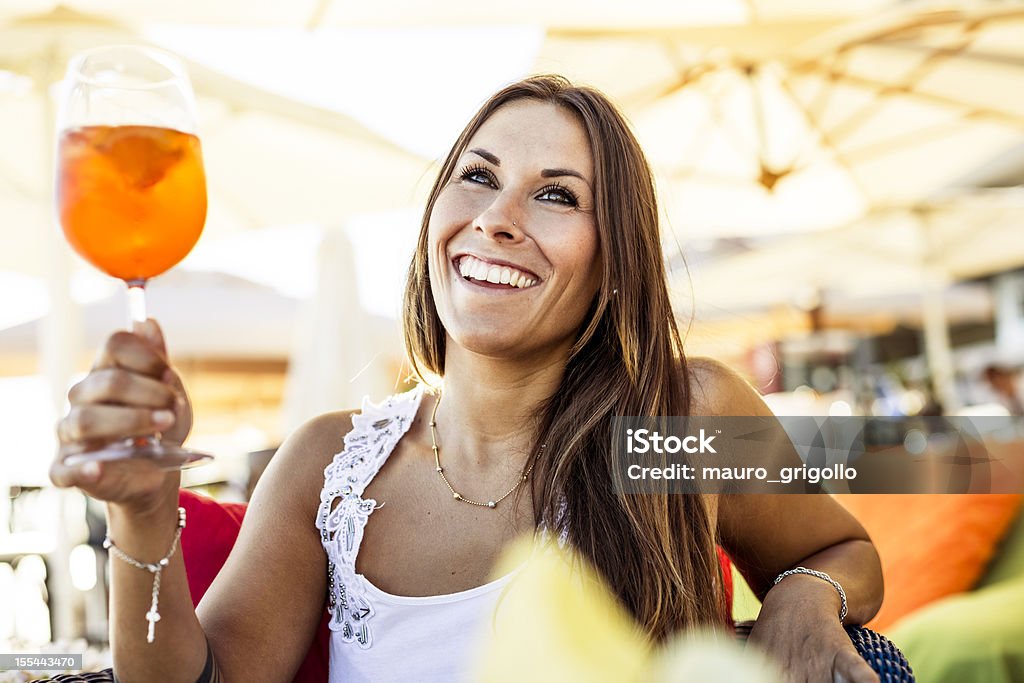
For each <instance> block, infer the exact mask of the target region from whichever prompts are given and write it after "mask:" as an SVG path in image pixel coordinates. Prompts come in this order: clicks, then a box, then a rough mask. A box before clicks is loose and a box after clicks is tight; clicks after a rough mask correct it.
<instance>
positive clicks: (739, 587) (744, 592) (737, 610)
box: [732, 565, 761, 622]
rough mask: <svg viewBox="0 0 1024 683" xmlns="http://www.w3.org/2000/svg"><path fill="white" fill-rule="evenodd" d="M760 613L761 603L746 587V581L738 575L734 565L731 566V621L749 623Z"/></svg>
mask: <svg viewBox="0 0 1024 683" xmlns="http://www.w3.org/2000/svg"><path fill="white" fill-rule="evenodd" d="M760 611H761V601H760V600H758V599H757V596H756V595H754V591H752V590H750V586H748V585H747V581H746V579H744V578H743V575H742V574H740V572H739V570H738V569H736V565H733V566H732V620H733V621H737V622H738V621H750V620H752V619H757V615H758V613H759V612H760Z"/></svg>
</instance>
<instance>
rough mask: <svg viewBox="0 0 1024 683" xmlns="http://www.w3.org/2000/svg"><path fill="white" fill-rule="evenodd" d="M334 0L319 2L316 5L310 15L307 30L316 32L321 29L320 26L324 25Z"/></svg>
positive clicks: (321, 0)
mask: <svg viewBox="0 0 1024 683" xmlns="http://www.w3.org/2000/svg"><path fill="white" fill-rule="evenodd" d="M331 3H332V0H319V1H318V2H317V3H316V7H314V8H313V11H312V12H311V13H310V15H309V19H307V20H306V30H307V31H315V30H316V29H318V28H320V24H322V23H323V21H324V17H325V16H327V10H328V9H330V7H331Z"/></svg>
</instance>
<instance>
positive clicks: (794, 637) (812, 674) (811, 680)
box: [747, 575, 879, 683]
mask: <svg viewBox="0 0 1024 683" xmlns="http://www.w3.org/2000/svg"><path fill="white" fill-rule="evenodd" d="M787 582H789V583H788V584H787ZM814 582H817V583H818V584H821V585H815V583H814ZM839 604H840V603H839V597H838V594H837V593H836V591H835V589H834V588H833V587H832V586H830V585H829V584H828V583H825V582H823V581H821V580H820V579H818V578H816V577H811V576H800V575H796V576H788V577H786V578H785V579H783V580H782V581H781V582H780V583H779V584H778V585H777V586H775V587H774V588H772V590H771V591H769V592H768V595H767V596H766V597H765V601H764V605H763V606H762V608H761V613H760V615H759V616H758V618H757V622H756V623H755V625H754V628H753V630H752V631H751V632H750V638H749V640H748V641H747V642H748V643H750V644H754V645H756V646H757V647H758V648H760V649H762V650H764V651H765V652H767V653H768V654H769V656H771V657H772V658H773V659H775V660H776V661H777V662H778V663H779V665H780V666H781V667H782V670H783V671H784V672H785V673H786V676H787V678H786V679H785V680H786V682H787V683H805V682H806V683H833V682H837V683H839V682H841V683H878V680H879V678H878V675H877V674H876V673H875V672H874V670H873V669H872V668H871V667H870V666H869V665H868V663H867V662H865V661H864V659H863V658H862V657H861V656H860V654H859V653H858V652H857V648H855V647H854V646H853V642H852V641H851V640H850V636H849V635H847V633H846V630H845V629H844V628H843V625H842V624H841V623H840V621H839Z"/></svg>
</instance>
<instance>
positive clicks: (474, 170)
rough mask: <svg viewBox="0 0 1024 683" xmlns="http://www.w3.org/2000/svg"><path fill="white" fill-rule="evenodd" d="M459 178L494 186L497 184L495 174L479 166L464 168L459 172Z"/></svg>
mask: <svg viewBox="0 0 1024 683" xmlns="http://www.w3.org/2000/svg"><path fill="white" fill-rule="evenodd" d="M459 178H460V179H462V180H468V181H469V182H471V183H475V184H477V185H490V186H492V187H493V186H494V185H495V182H494V175H493V174H492V173H491V172H490V171H488V170H487V169H485V168H480V167H478V166H474V167H471V168H466V169H463V171H462V172H461V173H460V174H459Z"/></svg>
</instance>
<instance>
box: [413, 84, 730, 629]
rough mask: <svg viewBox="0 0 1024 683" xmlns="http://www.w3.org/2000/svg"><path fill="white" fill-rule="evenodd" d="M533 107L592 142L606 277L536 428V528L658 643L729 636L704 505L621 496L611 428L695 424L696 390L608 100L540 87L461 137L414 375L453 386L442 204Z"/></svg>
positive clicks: (425, 285) (641, 180)
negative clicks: (597, 577)
mask: <svg viewBox="0 0 1024 683" xmlns="http://www.w3.org/2000/svg"><path fill="white" fill-rule="evenodd" d="M522 99H532V100H538V101H542V102H549V103H552V104H555V105H557V106H560V107H563V108H565V109H566V110H567V111H569V112H572V113H573V114H574V115H575V116H576V118H577V119H578V120H579V122H580V124H581V125H582V126H583V128H584V129H585V131H586V134H587V137H588V139H589V141H590V147H591V152H592V155H593V160H594V195H595V197H594V199H595V207H594V214H595V215H594V217H595V222H596V225H597V230H598V235H599V238H600V245H601V254H602V257H603V258H602V259H601V260H602V263H603V264H604V265H603V268H604V272H603V275H602V285H601V288H600V291H599V292H598V294H597V295H596V296H595V298H594V301H593V302H592V304H591V306H590V310H589V313H588V318H587V319H586V320H585V321H584V324H583V325H581V329H580V331H579V336H578V339H577V341H576V343H575V345H574V346H573V348H572V351H571V354H570V357H569V360H568V362H567V364H566V367H565V373H564V375H563V377H562V380H561V385H560V386H559V388H558V390H557V391H556V392H555V393H554V394H553V395H552V396H551V397H550V398H549V399H548V400H547V401H546V402H544V403H543V405H542V406H541V407H540V409H539V411H538V414H537V415H536V418H537V422H538V425H539V427H538V429H539V433H538V440H537V443H538V444H539V443H545V444H547V445H546V448H545V449H544V451H543V453H544V456H543V457H541V452H540V449H539V448H538V447H537V446H535V450H534V452H533V455H532V457H531V458H530V462H532V461H534V460H535V459H536V466H535V474H534V476H533V477H532V480H533V481H532V487H533V488H532V493H533V501H534V503H533V504H534V518H535V519H536V520H537V523H538V525H544V526H546V527H548V528H551V529H555V530H557V531H562V530H565V531H567V533H568V538H569V540H570V542H571V543H572V545H573V546H574V547H575V548H576V549H577V550H578V551H579V552H580V553H581V554H582V555H583V557H585V558H586V559H588V560H589V561H590V562H591V563H592V564H593V565H594V566H596V567H597V569H598V570H599V571H600V572H601V574H602V575H603V576H604V578H605V579H606V580H607V581H608V582H609V584H610V585H611V588H612V590H613V591H614V592H615V593H616V594H617V595H618V596H619V598H620V599H621V600H622V602H623V603H624V604H625V606H626V607H627V609H629V611H630V612H631V613H632V614H633V615H634V616H635V617H636V618H637V620H638V621H639V622H640V624H641V626H642V627H643V628H644V629H645V630H646V631H647V632H648V633H649V634H650V635H651V636H652V637H653V638H655V639H657V640H661V639H663V638H664V637H665V636H667V635H668V634H670V633H672V632H674V631H676V630H678V629H680V628H682V627H686V626H693V625H698V624H703V625H714V624H721V623H722V621H723V619H724V617H725V615H724V612H723V610H724V603H723V601H722V597H721V590H722V588H721V586H722V580H721V569H720V565H719V563H718V556H717V552H716V548H715V542H716V534H715V530H714V528H713V527H714V525H713V522H712V520H711V517H710V512H709V510H708V507H707V501H706V500H705V498H704V497H703V496H699V495H617V494H616V493H615V492H614V490H613V486H612V468H613V462H612V458H613V455H612V433H611V420H610V417H611V416H612V415H633V416H650V417H656V416H668V415H688V414H689V412H690V390H689V384H690V382H689V374H688V372H687V367H686V357H685V356H684V354H683V346H682V340H681V338H680V335H679V329H678V327H677V325H676V321H675V318H674V316H673V313H672V307H671V304H670V301H669V294H668V286H667V279H666V274H665V267H664V262H663V258H662V251H661V244H660V240H659V230H658V208H657V201H656V198H655V191H654V182H653V179H652V176H651V171H650V167H649V166H648V164H647V160H646V158H645V157H644V154H643V151H642V150H641V149H640V145H639V144H638V143H637V141H636V138H635V137H634V136H633V134H632V133H631V132H630V129H629V126H628V124H627V123H626V121H625V120H624V118H623V117H622V115H621V114H620V113H619V112H618V110H617V109H616V108H615V106H614V105H613V104H612V103H611V102H609V100H608V99H607V98H606V97H605V96H604V95H602V94H601V93H600V92H598V91H596V90H594V89H591V88H587V87H579V86H574V85H572V84H571V83H570V82H569V81H567V80H566V79H564V78H561V77H558V76H537V77H533V78H528V79H526V80H523V81H520V82H518V83H514V84H512V85H510V86H508V87H506V88H504V89H502V90H501V91H500V92H498V93H496V94H495V95H494V96H493V97H491V98H490V99H489V100H488V101H487V102H486V103H485V104H484V105H483V107H482V108H481V109H480V110H479V111H478V112H477V113H476V115H475V116H474V117H473V119H472V120H471V121H470V122H469V124H468V125H467V126H466V128H465V130H463V131H462V134H461V135H460V136H459V138H458V140H456V142H455V145H454V146H453V147H452V149H451V151H450V152H449V153H448V157H447V158H446V159H445V161H444V164H443V166H442V167H441V170H440V173H439V174H438V177H437V180H436V181H435V183H434V186H433V189H432V190H431V193H430V197H429V199H428V201H427V206H426V210H425V212H424V214H423V222H422V227H421V230H420V235H419V241H418V244H417V247H416V252H415V254H414V256H413V260H412V263H411V265H410V267H409V274H408V280H407V284H406V290H405V302H404V303H405V305H404V314H403V325H404V333H405V344H406V349H407V351H408V354H409V358H410V362H411V363H412V365H413V369H414V371H415V372H416V373H417V374H419V375H420V376H421V377H422V374H423V373H422V370H423V369H427V370H429V371H430V372H433V373H435V374H437V375H441V376H443V375H444V359H445V339H446V336H445V334H446V333H445V329H444V327H443V325H442V323H441V320H440V318H439V316H438V313H437V309H436V307H435V305H434V297H433V293H432V292H431V289H430V277H429V273H428V260H427V259H428V257H427V254H428V250H427V225H428V223H429V219H430V214H431V212H432V211H433V208H434V203H435V202H436V201H437V198H438V195H440V193H441V191H442V190H443V189H444V187H445V185H446V183H447V182H448V179H449V178H450V177H451V175H452V173H453V170H454V167H455V164H456V162H457V160H458V158H459V157H460V156H461V155H462V154H463V152H464V151H465V149H466V145H467V144H468V143H469V140H470V139H471V138H472V137H473V135H474V134H475V133H476V132H477V130H478V129H479V128H480V126H481V125H483V123H484V122H485V121H486V120H487V119H488V118H489V117H490V116H491V115H492V114H493V113H494V112H495V111H497V110H498V109H499V108H500V107H502V106H504V105H506V104H508V103H510V102H513V101H516V100H522ZM613 290H614V293H613ZM528 464H529V463H528ZM528 464H527V466H528ZM563 501H564V502H563Z"/></svg>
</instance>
